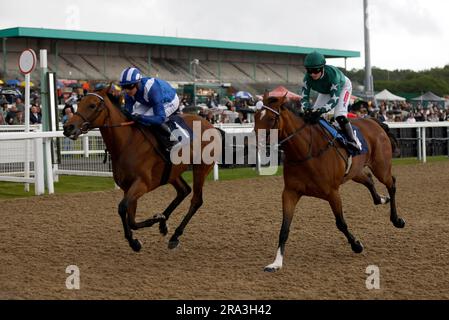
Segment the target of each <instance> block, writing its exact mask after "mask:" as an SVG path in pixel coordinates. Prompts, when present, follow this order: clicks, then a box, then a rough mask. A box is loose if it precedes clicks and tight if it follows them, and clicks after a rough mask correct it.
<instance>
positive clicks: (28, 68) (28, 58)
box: [19, 49, 37, 74]
mask: <svg viewBox="0 0 449 320" xmlns="http://www.w3.org/2000/svg"><path fill="white" fill-rule="evenodd" d="M36 61H37V58H36V53H35V52H34V51H33V49H26V50H25V51H23V52H22V53H21V54H20V58H19V69H20V72H22V73H23V74H28V73H31V72H33V70H34V68H35V67H36Z"/></svg>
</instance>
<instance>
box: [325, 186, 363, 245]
mask: <svg viewBox="0 0 449 320" xmlns="http://www.w3.org/2000/svg"><path fill="white" fill-rule="evenodd" d="M328 201H329V204H330V206H331V208H332V212H333V213H334V215H335V221H336V223H337V228H338V230H340V231H341V232H343V234H344V235H345V236H346V239H348V242H349V243H350V244H351V248H352V251H354V252H355V253H360V252H362V251H363V245H362V243H361V242H360V241H359V240H357V239H356V238H355V237H354V236H353V235H352V234H351V233H350V232H349V230H348V225H347V224H346V221H345V219H344V217H343V207H342V204H341V197H340V194H339V193H338V190H335V191H334V192H332V194H331V195H330V198H329V199H328Z"/></svg>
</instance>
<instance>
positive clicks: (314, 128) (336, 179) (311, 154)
mask: <svg viewBox="0 0 449 320" xmlns="http://www.w3.org/2000/svg"><path fill="white" fill-rule="evenodd" d="M285 104H286V99H285V97H284V98H274V97H268V96H267V95H266V96H265V97H264V107H263V108H262V109H261V110H259V111H258V112H257V113H256V114H255V130H256V131H257V130H260V129H265V130H269V129H278V130H279V131H278V135H279V139H280V140H281V142H280V144H281V145H282V148H283V149H284V153H285V159H284V167H283V170H284V190H283V193H282V211H283V220H282V227H281V231H280V234H279V246H278V250H277V254H276V258H275V261H274V262H273V263H272V264H270V265H268V266H266V267H265V269H264V270H265V271H268V272H274V271H276V270H278V269H280V268H282V262H283V256H284V252H285V243H286V241H287V238H288V234H289V229H290V224H291V222H292V218H293V214H294V211H295V207H296V204H297V203H298V201H299V199H300V198H301V197H302V196H311V197H315V198H320V199H324V200H326V201H328V202H329V204H330V206H331V208H332V211H333V213H334V215H335V219H336V223H337V228H338V230H340V231H341V232H342V233H343V234H344V235H345V236H346V238H347V240H348V242H349V243H350V244H351V248H352V250H353V251H354V252H355V253H360V252H362V251H363V246H362V244H361V242H360V241H359V240H357V239H356V238H355V237H354V236H353V235H352V234H351V233H350V232H349V230H348V226H347V224H346V222H345V220H344V217H343V209H342V202H341V197H340V194H339V188H340V185H342V184H343V183H345V182H346V181H348V180H353V181H355V182H357V183H361V184H363V185H364V186H366V187H367V188H368V190H369V191H370V193H371V196H372V198H373V200H374V204H376V205H378V204H385V203H387V202H390V208H391V214H390V220H391V222H392V223H393V225H394V226H395V227H397V228H403V227H404V226H405V222H404V220H403V219H402V218H400V217H398V215H397V213H396V202H395V193H396V183H395V181H396V179H395V177H394V176H392V173H391V166H392V164H391V159H392V155H393V152H394V151H396V149H397V141H396V140H395V139H394V137H393V136H392V135H391V134H390V133H389V132H388V127H386V126H382V125H381V124H380V122H378V121H376V120H374V119H360V120H355V121H353V122H352V123H353V125H354V126H357V127H358V128H359V129H360V131H361V132H362V134H363V135H364V137H365V139H366V142H367V145H368V152H367V153H365V154H361V155H358V156H355V157H354V158H353V159H352V166H351V167H350V170H349V171H348V172H347V168H346V166H347V161H348V156H347V153H346V150H345V149H344V148H343V147H342V146H341V145H339V144H338V143H334V142H333V141H332V138H331V137H330V135H328V134H327V132H325V131H324V129H323V128H322V127H321V126H320V125H319V124H309V123H307V122H305V121H304V118H302V117H298V116H296V115H294V114H293V113H292V112H291V111H290V110H288V109H287V108H286V107H285ZM365 167H368V168H369V169H370V170H371V172H372V173H373V174H374V175H375V176H376V178H377V179H378V180H379V181H380V182H381V183H383V184H384V185H385V186H386V187H387V190H388V193H389V197H383V196H380V195H379V194H378V193H377V191H376V189H375V187H374V181H373V179H372V175H371V174H370V173H365V172H364V170H363V169H364V168H365Z"/></svg>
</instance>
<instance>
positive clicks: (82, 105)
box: [64, 87, 219, 252]
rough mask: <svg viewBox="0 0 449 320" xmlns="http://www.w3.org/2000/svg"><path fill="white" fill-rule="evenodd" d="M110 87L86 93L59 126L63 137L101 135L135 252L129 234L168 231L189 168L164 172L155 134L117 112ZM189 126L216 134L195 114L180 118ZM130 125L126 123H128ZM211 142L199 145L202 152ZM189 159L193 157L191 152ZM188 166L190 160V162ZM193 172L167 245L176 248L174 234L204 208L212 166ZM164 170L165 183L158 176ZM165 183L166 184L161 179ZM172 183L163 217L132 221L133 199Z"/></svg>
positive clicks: (136, 246)
mask: <svg viewBox="0 0 449 320" xmlns="http://www.w3.org/2000/svg"><path fill="white" fill-rule="evenodd" d="M109 90H110V87H107V88H105V89H103V90H102V91H99V92H96V93H88V94H87V95H86V96H85V97H84V98H83V99H81V101H80V102H79V104H78V109H77V112H76V113H75V115H74V116H73V117H72V118H71V119H70V120H69V121H68V122H67V123H66V124H65V125H64V135H65V136H67V137H69V138H71V139H77V138H78V136H79V135H80V134H82V133H86V132H87V131H89V130H90V129H93V128H100V132H101V135H102V137H103V140H104V142H105V144H106V147H107V150H108V152H109V153H110V155H111V160H112V171H113V176H114V181H115V183H116V184H117V185H118V186H119V187H120V188H121V189H122V190H123V191H124V197H123V200H122V201H121V202H120V204H119V206H118V211H119V214H120V217H121V220H122V223H123V229H124V231H125V238H126V239H127V240H128V242H129V245H130V246H131V248H132V249H133V250H134V251H136V252H137V251H139V250H140V249H141V247H142V245H141V243H140V241H139V240H137V239H134V238H133V234H132V231H131V230H137V229H140V228H145V227H150V226H152V225H153V224H155V223H159V230H160V232H161V234H163V235H164V236H165V235H166V234H167V233H168V229H167V225H166V221H167V219H168V218H169V217H170V214H171V213H172V212H173V211H174V210H175V209H176V207H177V206H178V205H179V204H180V203H181V202H182V201H183V200H184V199H185V198H186V197H187V196H188V195H189V194H190V192H191V191H192V190H191V188H190V186H189V185H188V184H187V182H186V181H185V180H184V179H183V178H182V176H181V174H182V173H183V172H184V171H186V170H187V168H188V167H189V165H188V164H186V163H181V164H178V165H173V167H172V168H171V170H170V171H169V174H167V171H166V170H165V169H166V168H167V167H166V161H164V157H163V153H161V152H160V151H158V147H157V146H158V143H157V140H156V139H155V137H154V135H153V134H151V133H148V132H146V130H147V128H146V129H145V128H143V127H141V126H140V125H132V124H133V123H132V122H131V123H130V122H129V121H128V120H127V117H126V116H125V115H124V114H123V113H122V112H121V109H120V107H119V106H118V105H117V104H116V103H115V102H113V101H114V99H113V96H112V95H110V94H108V92H109ZM182 118H183V119H184V121H185V122H186V123H187V125H188V126H190V127H192V126H193V123H194V121H199V123H200V128H201V133H203V132H204V131H205V130H207V129H213V130H216V129H215V128H214V127H213V126H212V125H211V124H210V123H209V122H207V121H206V120H205V119H202V118H200V117H199V116H196V115H187V114H185V115H182ZM130 124H131V125H130ZM218 135H219V134H218ZM209 143H213V142H203V141H201V149H203V148H204V147H205V146H207V145H208V144H209ZM191 155H192V156H191V158H192V157H193V156H194V155H193V152H191ZM190 163H192V162H190ZM195 163H197V164H194V165H193V166H192V170H193V197H192V201H191V205H190V208H189V211H188V212H187V214H186V216H185V217H184V219H183V220H182V222H181V224H180V225H179V226H178V227H177V228H176V230H175V232H174V234H173V235H172V237H171V238H170V240H169V244H168V247H169V248H170V249H172V248H175V247H176V246H177V245H178V244H179V240H178V238H179V236H181V235H182V233H183V232H184V228H185V227H186V225H187V224H188V222H189V221H190V219H191V218H192V216H193V215H194V214H195V212H196V211H197V210H198V209H199V208H200V207H201V205H202V204H203V196H202V194H203V192H202V190H203V185H204V181H205V179H206V177H207V175H208V174H209V172H210V171H211V169H212V168H213V162H212V163H204V161H202V159H201V161H197V162H195ZM164 171H165V179H164V177H163V175H164ZM164 180H165V181H164ZM165 183H169V184H171V185H172V186H173V187H174V188H175V189H176V192H177V196H176V198H175V199H174V200H173V201H172V202H171V203H170V204H169V206H168V207H167V208H166V209H165V211H164V212H163V213H162V214H157V215H154V216H153V217H152V218H149V219H147V220H145V221H142V222H136V209H137V201H138V199H139V198H140V197H141V196H143V195H144V194H145V193H147V192H150V191H152V190H154V189H156V188H158V187H159V186H161V185H162V184H165Z"/></svg>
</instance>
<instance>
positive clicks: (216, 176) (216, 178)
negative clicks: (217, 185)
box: [214, 162, 219, 181]
mask: <svg viewBox="0 0 449 320" xmlns="http://www.w3.org/2000/svg"><path fill="white" fill-rule="evenodd" d="M218 179H219V175H218V163H217V162H215V163H214V181H218Z"/></svg>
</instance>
